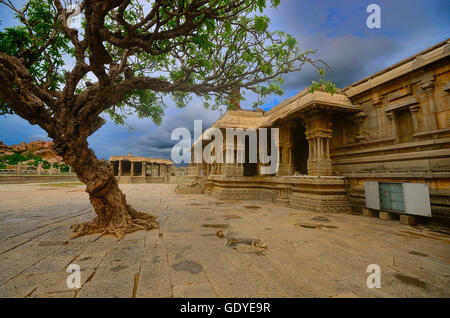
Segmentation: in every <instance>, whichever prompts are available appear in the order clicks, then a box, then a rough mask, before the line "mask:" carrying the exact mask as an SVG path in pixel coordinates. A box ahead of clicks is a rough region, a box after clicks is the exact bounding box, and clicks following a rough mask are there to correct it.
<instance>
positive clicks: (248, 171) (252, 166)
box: [244, 136, 258, 177]
mask: <svg viewBox="0 0 450 318" xmlns="http://www.w3.org/2000/svg"><path fill="white" fill-rule="evenodd" d="M249 143H250V138H249V136H245V158H244V160H245V161H244V176H245V177H254V176H256V175H257V174H258V164H257V163H250V144H249Z"/></svg>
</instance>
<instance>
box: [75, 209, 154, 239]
mask: <svg viewBox="0 0 450 318" xmlns="http://www.w3.org/2000/svg"><path fill="white" fill-rule="evenodd" d="M127 208H128V213H127V214H126V215H124V216H123V217H121V218H114V219H112V220H110V221H109V222H105V220H102V219H101V218H99V217H96V218H95V219H94V220H92V221H88V222H84V223H80V224H74V225H72V226H71V229H72V231H73V234H72V236H71V237H70V240H72V239H74V238H77V237H79V236H83V235H88V234H96V233H102V234H114V235H115V236H116V237H117V239H118V240H121V239H122V238H123V237H124V235H125V234H126V233H132V232H136V231H140V230H145V231H149V230H151V229H158V228H159V225H158V222H156V216H153V215H150V214H146V213H142V212H137V211H136V210H134V209H133V208H131V207H130V206H127Z"/></svg>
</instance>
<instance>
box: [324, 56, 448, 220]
mask: <svg viewBox="0 0 450 318" xmlns="http://www.w3.org/2000/svg"><path fill="white" fill-rule="evenodd" d="M412 63H420V59H419V60H417V58H416V60H415V61H414V62H412ZM381 76H384V75H380V77H381ZM376 80H378V79H377V78H375V79H373V81H376ZM361 85H363V84H361ZM449 86H450V65H449V58H448V57H447V58H445V59H442V60H440V61H438V62H436V63H432V64H429V65H427V66H425V67H422V68H417V69H416V70H415V71H413V72H409V73H407V74H405V75H403V76H398V77H396V78H393V79H392V80H390V81H387V82H385V83H384V84H382V85H378V86H376V87H372V88H371V89H368V90H362V91H361V92H360V93H358V94H355V95H354V96H351V97H350V98H351V100H352V102H353V103H354V104H357V105H361V106H362V109H363V112H360V113H358V114H357V115H355V116H335V118H334V121H333V130H334V131H333V143H332V150H331V158H332V167H333V174H336V175H341V176H346V177H347V179H348V181H349V190H350V192H349V196H350V199H351V202H352V205H353V206H354V207H355V208H356V209H358V210H359V209H360V208H361V207H363V206H365V199H364V181H366V180H374V181H385V182H426V183H428V184H429V186H430V196H431V207H432V214H433V220H435V221H436V222H438V223H444V224H450V88H449ZM356 89H357V88H356Z"/></svg>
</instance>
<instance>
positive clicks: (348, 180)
mask: <svg viewBox="0 0 450 318" xmlns="http://www.w3.org/2000/svg"><path fill="white" fill-rule="evenodd" d="M449 61H450V40H446V41H443V42H441V43H438V44H436V45H434V46H433V47H430V48H428V49H426V50H424V51H422V52H420V53H418V54H416V55H414V56H412V57H409V58H407V59H404V60H402V61H401V62H399V63H397V64H395V65H393V66H391V67H388V68H386V69H384V70H382V71H380V72H378V73H376V74H373V75H371V76H369V77H367V78H365V79H362V80H360V81H358V82H356V83H354V84H352V85H350V86H348V87H346V88H343V89H341V90H339V91H338V92H337V93H336V94H333V95H330V94H328V93H326V92H323V91H319V90H317V91H315V92H314V93H311V92H310V90H309V89H305V90H303V91H302V92H300V93H299V94H297V95H295V96H293V97H291V98H289V99H287V100H285V101H283V102H282V103H281V104H279V105H278V106H276V107H274V108H272V109H271V110H269V111H263V110H261V109H256V110H255V111H251V110H243V109H238V110H229V111H227V112H226V113H225V114H224V115H223V116H222V117H221V118H220V119H219V120H217V121H216V122H215V123H214V124H213V126H212V127H216V128H219V129H220V130H221V131H222V133H223V136H224V138H225V136H226V133H225V129H226V128H243V129H248V128H255V129H256V128H275V127H276V128H279V144H278V146H279V162H278V164H279V169H278V171H277V173H276V174H273V175H262V174H261V173H260V169H261V167H262V166H264V165H263V164H261V163H259V160H258V163H221V164H207V163H205V162H203V163H201V164H200V163H191V164H190V167H189V170H190V171H189V174H190V177H191V180H190V181H186V182H185V184H184V185H183V184H181V185H180V186H179V187H178V189H177V191H178V193H188V192H189V190H188V189H189V188H190V187H193V186H194V185H195V184H197V186H198V185H200V186H201V187H200V188H201V190H202V191H203V192H204V193H205V194H207V195H210V196H213V197H215V198H219V199H226V200H230V199H245V200H247V199H260V200H268V201H272V202H276V203H279V204H282V205H287V206H293V207H298V208H301V209H308V210H315V211H324V212H325V211H326V212H334V211H336V212H338V211H350V210H353V211H361V210H363V212H366V213H369V212H374V211H369V210H367V209H364V208H365V207H366V206H367V202H366V197H367V195H368V193H365V183H366V182H367V181H376V182H379V185H380V188H379V189H380V193H381V194H386V190H383V189H388V190H389V189H391V193H390V199H389V198H388V200H391V202H390V203H389V202H388V203H389V204H392V206H391V209H390V211H391V212H395V211H396V210H398V211H401V207H402V206H403V205H404V204H407V203H406V202H405V203H404V202H402V201H401V198H400V199H398V202H394V201H395V200H396V199H395V197H396V195H397V194H398V195H400V196H401V193H400V192H401V191H400V192H398V193H396V192H395V188H396V185H399V184H400V185H401V183H425V184H427V185H428V188H429V192H428V193H429V195H428V197H429V201H430V204H429V205H430V206H431V213H432V217H431V218H425V219H426V220H428V221H429V220H431V221H432V222H437V223H440V224H442V223H445V224H447V225H448V224H449V223H450V63H449ZM246 139H247V141H248V137H246ZM208 142H209V141H203V146H205V145H206V144H207V143H208ZM234 145H235V146H234V149H226V141H224V149H223V151H224V158H225V155H226V153H227V152H230V153H231V154H232V155H233V156H234V157H235V159H236V158H237V156H239V155H241V156H245V158H248V156H249V145H248V142H246V143H245V146H241V147H237V143H234ZM238 148H240V149H238ZM235 162H236V160H235ZM383 186H384V187H385V188H383ZM386 187H387V188H386ZM383 200H384V199H383V198H382V199H381V204H382V205H383ZM399 205H400V207H399ZM381 209H382V208H381ZM380 217H381V213H380Z"/></svg>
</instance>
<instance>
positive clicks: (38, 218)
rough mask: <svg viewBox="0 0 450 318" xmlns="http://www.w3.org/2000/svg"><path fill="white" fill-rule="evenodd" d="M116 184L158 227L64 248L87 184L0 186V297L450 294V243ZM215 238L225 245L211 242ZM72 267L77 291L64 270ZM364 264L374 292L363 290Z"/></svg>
mask: <svg viewBox="0 0 450 318" xmlns="http://www.w3.org/2000/svg"><path fill="white" fill-rule="evenodd" d="M174 187H175V185H171V184H133V185H121V188H122V189H123V190H124V192H125V193H126V194H127V198H128V201H129V202H130V203H131V204H132V205H133V206H134V207H135V208H137V209H138V210H140V211H144V212H149V213H153V214H156V215H158V217H159V218H158V220H159V222H160V224H161V229H160V230H157V231H150V232H144V231H140V232H136V233H133V234H130V235H127V236H126V237H125V238H124V239H123V240H122V241H119V242H116V240H115V238H114V237H112V236H109V235H107V236H101V235H91V236H88V237H81V238H78V239H75V240H73V241H69V242H68V243H65V241H66V240H67V239H68V237H69V235H70V228H69V226H70V225H71V224H73V223H75V222H81V221H85V220H89V219H91V218H93V217H94V213H93V212H92V209H91V207H90V206H89V204H88V199H87V194H86V193H85V192H84V190H83V189H84V187H82V186H77V185H75V184H73V183H67V184H54V185H51V184H47V185H45V184H28V185H0V297H392V296H394V297H426V296H431V297H449V296H450V237H449V236H448V235H446V234H445V232H440V231H436V229H432V228H429V227H424V226H418V227H410V226H407V225H402V224H400V223H399V222H398V221H382V220H379V219H377V218H369V217H364V216H359V215H352V214H328V213H317V212H310V211H302V210H296V209H293V208H287V207H282V206H278V205H275V204H272V203H267V202H262V201H231V202H226V201H219V200H215V199H213V198H210V197H207V196H204V195H176V194H174V192H173V189H174ZM217 231H222V232H223V234H224V236H225V237H223V238H220V237H218V236H217ZM71 263H75V264H78V265H79V266H80V267H81V284H82V286H81V289H79V290H71V289H69V288H68V287H67V285H66V279H67V277H68V275H69V274H68V273H66V272H65V269H66V267H67V266H68V265H69V264H71ZM369 264H378V265H379V266H380V268H381V288H379V289H369V288H367V286H366V279H367V277H368V275H369V273H367V272H366V268H367V266H368V265H369Z"/></svg>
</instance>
